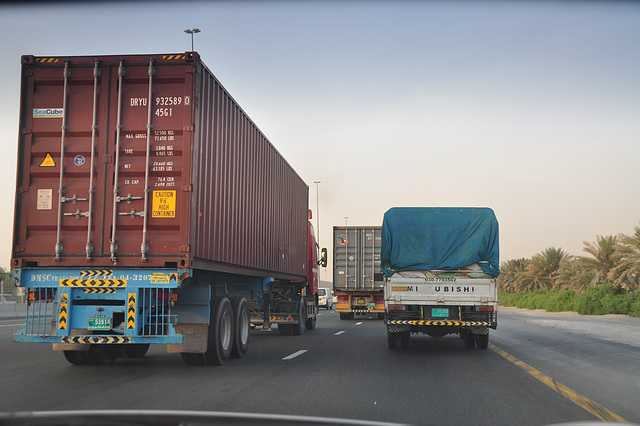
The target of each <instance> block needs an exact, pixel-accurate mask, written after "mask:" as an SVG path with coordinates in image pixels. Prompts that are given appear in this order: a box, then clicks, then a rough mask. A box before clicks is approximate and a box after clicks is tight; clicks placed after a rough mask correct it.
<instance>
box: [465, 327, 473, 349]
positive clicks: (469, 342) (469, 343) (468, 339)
mask: <svg viewBox="0 0 640 426" xmlns="http://www.w3.org/2000/svg"><path fill="white" fill-rule="evenodd" d="M464 346H465V348H467V349H473V348H475V347H476V335H475V334H473V333H471V332H469V331H467V332H466V333H465V334H464Z"/></svg>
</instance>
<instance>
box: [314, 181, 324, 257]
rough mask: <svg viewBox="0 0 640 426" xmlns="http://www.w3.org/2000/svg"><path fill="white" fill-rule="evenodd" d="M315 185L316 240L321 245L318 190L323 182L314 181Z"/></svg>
mask: <svg viewBox="0 0 640 426" xmlns="http://www.w3.org/2000/svg"><path fill="white" fill-rule="evenodd" d="M313 183H315V184H316V240H317V243H318V245H320V190H319V189H318V188H319V187H318V185H320V184H321V183H322V182H321V181H319V180H314V181H313Z"/></svg>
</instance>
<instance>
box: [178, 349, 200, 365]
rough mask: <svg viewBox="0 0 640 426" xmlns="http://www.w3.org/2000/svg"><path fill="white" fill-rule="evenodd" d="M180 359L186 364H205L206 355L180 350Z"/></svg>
mask: <svg viewBox="0 0 640 426" xmlns="http://www.w3.org/2000/svg"><path fill="white" fill-rule="evenodd" d="M180 359H182V362H184V363H185V365H204V356H203V355H202V354H195V353H190V352H180Z"/></svg>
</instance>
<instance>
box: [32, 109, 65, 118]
mask: <svg viewBox="0 0 640 426" xmlns="http://www.w3.org/2000/svg"><path fill="white" fill-rule="evenodd" d="M63 115H64V110H63V109H62V108H34V109H33V118H62V116H63Z"/></svg>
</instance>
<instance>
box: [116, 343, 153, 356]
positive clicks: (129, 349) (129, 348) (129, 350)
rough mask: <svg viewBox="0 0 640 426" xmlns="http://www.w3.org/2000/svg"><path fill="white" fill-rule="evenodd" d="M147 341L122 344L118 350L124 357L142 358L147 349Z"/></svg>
mask: <svg viewBox="0 0 640 426" xmlns="http://www.w3.org/2000/svg"><path fill="white" fill-rule="evenodd" d="M149 346H151V345H150V344H149V343H134V344H129V345H122V346H121V348H120V351H121V353H122V356H123V357H125V358H143V357H144V356H145V355H146V354H147V351H148V350H149Z"/></svg>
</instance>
